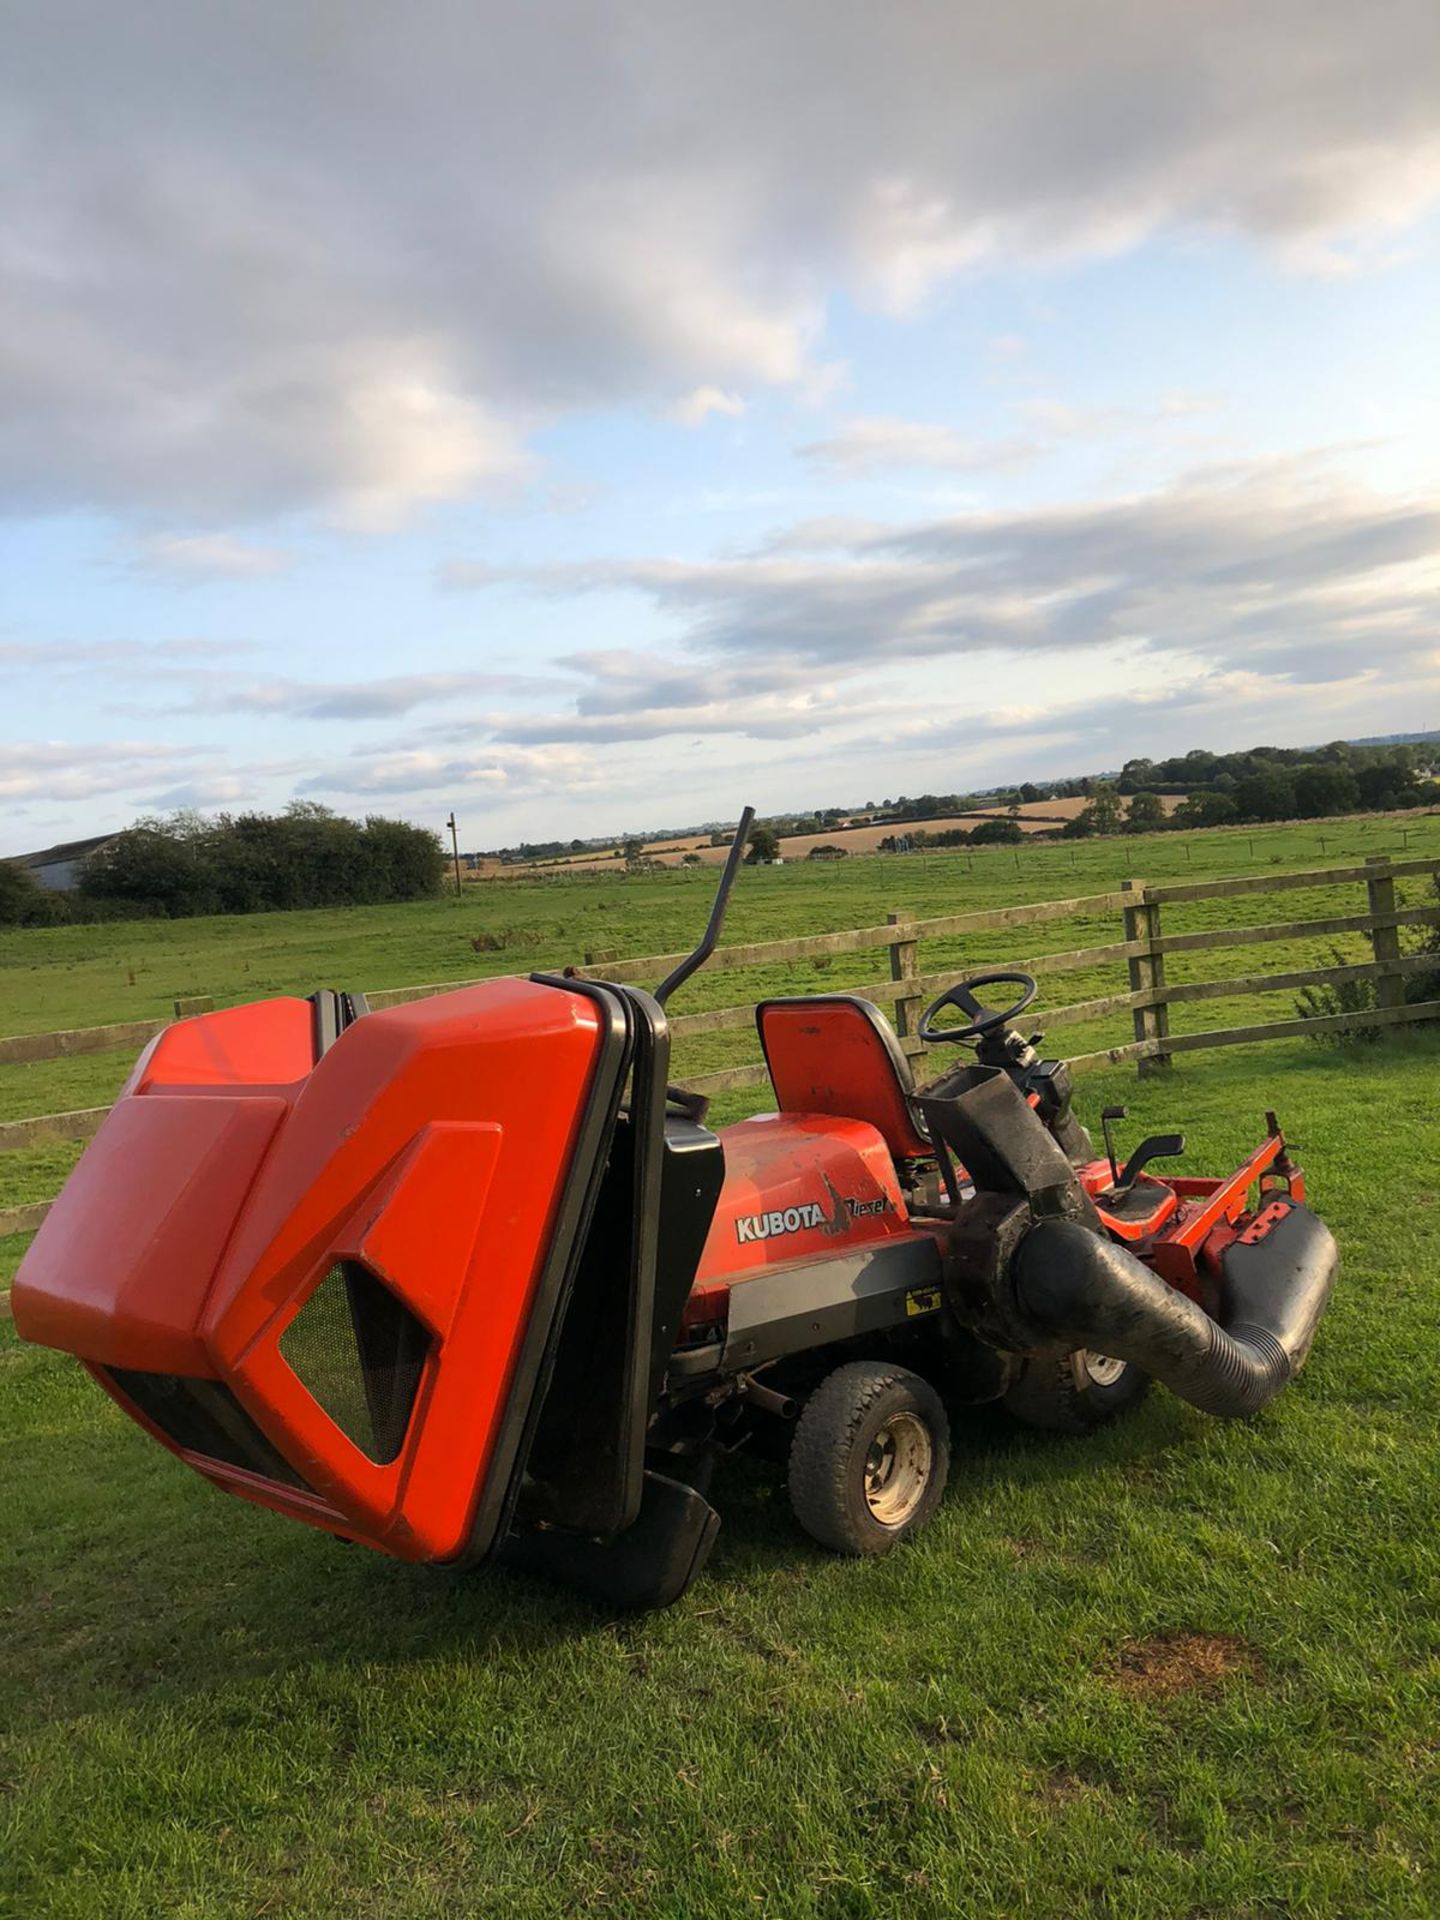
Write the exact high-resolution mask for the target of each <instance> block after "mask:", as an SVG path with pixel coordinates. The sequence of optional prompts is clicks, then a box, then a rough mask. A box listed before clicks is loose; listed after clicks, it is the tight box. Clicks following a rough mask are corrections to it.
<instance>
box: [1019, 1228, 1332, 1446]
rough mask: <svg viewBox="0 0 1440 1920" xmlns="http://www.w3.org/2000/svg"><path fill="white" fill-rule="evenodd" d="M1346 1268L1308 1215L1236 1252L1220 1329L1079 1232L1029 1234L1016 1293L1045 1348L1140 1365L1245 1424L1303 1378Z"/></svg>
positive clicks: (1131, 1260) (1110, 1247)
mask: <svg viewBox="0 0 1440 1920" xmlns="http://www.w3.org/2000/svg"><path fill="white" fill-rule="evenodd" d="M1338 1268H1339V1254H1338V1252H1337V1250H1336V1246H1335V1242H1334V1240H1333V1239H1332V1238H1331V1235H1330V1232H1329V1229H1328V1228H1327V1227H1326V1226H1325V1225H1324V1223H1323V1222H1322V1221H1321V1220H1319V1219H1318V1218H1317V1217H1316V1215H1314V1214H1313V1213H1311V1212H1310V1211H1309V1209H1308V1208H1307V1207H1303V1206H1298V1205H1296V1206H1292V1207H1290V1208H1289V1210H1288V1211H1287V1212H1286V1213H1285V1215H1284V1216H1283V1218H1281V1219H1280V1220H1279V1221H1278V1223H1277V1224H1276V1225H1275V1226H1274V1227H1273V1228H1272V1229H1271V1230H1270V1232H1269V1233H1268V1234H1267V1235H1266V1236H1265V1237H1264V1238H1263V1239H1261V1240H1258V1241H1256V1242H1254V1243H1253V1244H1246V1243H1244V1242H1241V1241H1235V1242H1233V1243H1232V1244H1231V1245H1230V1246H1229V1247H1228V1248H1227V1249H1226V1251H1225V1254H1224V1256H1223V1259H1222V1269H1223V1279H1222V1286H1221V1296H1222V1301H1221V1318H1220V1319H1218V1320H1217V1319H1212V1318H1211V1317H1210V1315H1209V1314H1208V1313H1206V1312H1205V1310H1204V1309H1203V1307H1199V1306H1197V1305H1196V1304H1195V1302H1194V1301H1193V1300H1191V1299H1189V1298H1188V1297H1187V1296H1186V1295H1185V1294H1183V1293H1179V1292H1177V1291H1176V1290H1175V1289H1174V1288H1173V1287H1171V1286H1168V1285H1167V1284H1166V1282H1165V1281H1163V1280H1161V1279H1160V1278H1159V1277H1158V1276H1157V1275H1156V1274H1154V1273H1152V1272H1151V1271H1150V1269H1149V1268H1148V1267H1146V1266H1144V1265H1142V1264H1141V1262H1140V1261H1139V1260H1137V1259H1136V1258H1135V1256H1134V1255H1133V1254H1131V1253H1128V1252H1127V1251H1126V1250H1125V1248H1124V1247H1121V1246H1118V1245H1116V1243H1115V1242H1114V1241H1112V1240H1108V1239H1106V1238H1105V1237H1104V1236H1103V1235H1101V1234H1099V1233H1096V1232H1094V1231H1093V1230H1092V1229H1091V1228H1089V1227H1086V1226H1082V1225H1080V1224H1079V1223H1077V1222H1076V1221H1073V1220H1042V1221H1040V1222H1039V1223H1038V1224H1037V1225H1036V1226H1034V1227H1032V1228H1031V1229H1030V1230H1029V1232H1028V1233H1027V1234H1026V1235H1025V1237H1024V1238H1023V1240H1021V1242H1020V1245H1019V1246H1018V1247H1017V1249H1016V1251H1015V1257H1014V1262H1013V1265H1012V1267H1011V1286H1012V1288H1013V1292H1014V1301H1015V1306H1016V1307H1017V1309H1018V1310H1019V1313H1020V1315H1021V1317H1022V1319H1023V1320H1024V1321H1025V1322H1026V1323H1027V1324H1028V1325H1029V1326H1030V1327H1031V1328H1033V1329H1034V1330H1035V1332H1036V1334H1037V1335H1038V1336H1039V1337H1038V1339H1037V1345H1041V1344H1045V1345H1048V1344H1049V1343H1051V1342H1054V1343H1056V1344H1057V1345H1063V1346H1065V1347H1067V1348H1069V1349H1075V1348H1079V1347H1088V1348H1089V1349H1091V1350H1092V1351H1093V1352H1096V1353H1103V1354H1106V1355H1107V1356H1109V1357H1110V1358H1111V1359H1115V1360H1128V1361H1130V1362H1131V1363H1132V1364H1133V1365H1135V1366H1137V1367H1140V1368H1143V1370H1144V1371H1145V1372H1146V1373H1149V1374H1152V1375H1153V1376H1154V1377H1155V1378H1156V1379H1157V1380H1159V1381H1161V1382H1162V1383H1163V1384H1164V1385H1165V1386H1167V1387H1169V1388H1170V1390H1171V1392H1172V1393H1176V1394H1178V1395H1179V1396H1180V1398H1181V1399H1182V1400H1188V1401H1189V1403H1190V1405H1191V1406H1192V1407H1199V1408H1200V1410H1201V1411H1202V1412H1204V1413H1213V1414H1215V1415H1216V1416H1217V1417H1218V1418H1220V1419H1222V1420H1235V1419H1241V1418H1243V1417H1244V1416H1245V1415H1247V1414H1252V1413H1258V1412H1259V1411H1260V1409H1261V1408H1262V1407H1265V1406H1268V1405H1269V1403H1270V1402H1271V1401H1272V1400H1273V1399H1274V1398H1275V1396H1276V1394H1278V1393H1279V1392H1280V1391H1281V1390H1282V1388H1284V1387H1286V1386H1288V1385H1289V1383H1290V1381H1291V1380H1292V1379H1294V1377H1295V1375H1296V1374H1297V1373H1298V1372H1299V1371H1300V1368H1301V1367H1302V1366H1303V1365H1304V1363H1305V1356H1306V1354H1307V1353H1308V1352H1309V1350H1310V1342H1311V1340H1312V1339H1313V1338H1314V1335H1315V1328H1316V1324H1317V1323H1318V1321H1319V1319H1320V1315H1321V1314H1322V1313H1323V1311H1324V1309H1325V1303H1326V1301H1327V1300H1328V1299H1329V1297H1330V1289H1331V1287H1332V1286H1333V1284H1334V1280H1335V1275H1336V1272H1337V1271H1338Z"/></svg>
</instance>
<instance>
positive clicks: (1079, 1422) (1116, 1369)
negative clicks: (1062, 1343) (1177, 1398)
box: [1003, 1347, 1150, 1434]
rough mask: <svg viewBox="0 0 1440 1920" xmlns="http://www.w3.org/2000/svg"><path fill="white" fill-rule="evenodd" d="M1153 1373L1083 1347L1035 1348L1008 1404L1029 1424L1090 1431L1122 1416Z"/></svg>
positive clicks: (1065, 1430) (1140, 1396)
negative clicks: (1043, 1350)
mask: <svg viewBox="0 0 1440 1920" xmlns="http://www.w3.org/2000/svg"><path fill="white" fill-rule="evenodd" d="M1149 1385H1150V1376H1149V1374H1148V1373H1142V1372H1141V1371H1140V1369H1139V1368H1138V1367H1135V1366H1131V1364H1130V1362H1129V1361H1128V1360H1111V1359H1108V1358H1107V1357H1106V1356H1105V1355H1104V1354H1099V1353H1091V1352H1089V1351H1088V1349H1086V1348H1084V1347H1079V1348H1077V1349H1076V1351H1075V1352H1074V1353H1061V1354H1056V1353H1039V1354H1032V1355H1031V1357H1030V1358H1029V1359H1028V1360H1027V1361H1026V1362H1025V1364H1024V1366H1023V1367H1022V1368H1021V1370H1020V1377H1019V1378H1018V1379H1017V1380H1016V1381H1014V1382H1013V1384H1012V1385H1011V1386H1010V1387H1008V1388H1007V1389H1006V1392H1005V1397H1004V1402H1003V1404H1004V1406H1005V1408H1006V1409H1007V1411H1008V1412H1010V1413H1013V1414H1014V1416H1015V1418H1016V1419H1017V1420H1023V1421H1024V1422H1025V1424H1026V1426H1027V1427H1039V1428H1041V1429H1042V1430H1043V1431H1044V1432H1046V1433H1074V1434H1080V1433H1090V1432H1092V1431H1093V1429H1094V1428H1096V1427H1103V1426H1107V1425H1108V1424H1109V1423H1110V1421H1112V1420H1118V1419H1119V1418H1120V1416H1121V1414H1122V1413H1127V1412H1128V1411H1129V1410H1130V1408H1131V1407H1133V1406H1135V1405H1136V1404H1137V1403H1138V1402H1139V1401H1140V1400H1142V1399H1143V1398H1144V1396H1145V1393H1146V1390H1147V1389H1148V1387H1149Z"/></svg>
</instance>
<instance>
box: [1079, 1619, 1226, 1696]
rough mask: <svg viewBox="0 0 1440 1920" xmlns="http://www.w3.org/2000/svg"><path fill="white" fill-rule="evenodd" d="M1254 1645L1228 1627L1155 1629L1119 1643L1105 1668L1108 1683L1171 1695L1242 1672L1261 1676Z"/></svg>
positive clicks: (1205, 1688)
mask: <svg viewBox="0 0 1440 1920" xmlns="http://www.w3.org/2000/svg"><path fill="white" fill-rule="evenodd" d="M1260 1673H1261V1667H1260V1661H1259V1659H1258V1657H1257V1656H1256V1654H1255V1652H1254V1650H1253V1648H1251V1647H1248V1646H1247V1645H1246V1644H1245V1642H1244V1641H1243V1640H1239V1639H1237V1638H1236V1637H1235V1635H1234V1634H1229V1633H1185V1632H1182V1633H1157V1634H1154V1635H1152V1636H1151V1637H1150V1638H1149V1639H1148V1640H1132V1641H1130V1642H1129V1643H1128V1645H1126V1646H1123V1647H1121V1649H1120V1651H1119V1653H1118V1654H1117V1655H1116V1656H1115V1660H1114V1664H1113V1665H1112V1667H1111V1669H1110V1672H1109V1674H1108V1676H1107V1677H1108V1679H1109V1681H1110V1684H1111V1685H1112V1686H1114V1687H1115V1688H1117V1689H1118V1690H1119V1692H1121V1693H1125V1694H1128V1695H1130V1697H1131V1698H1132V1699H1136V1700H1170V1699H1173V1698H1174V1697H1175V1696H1176V1695H1177V1694H1182V1693H1211V1692H1214V1690H1215V1689H1216V1688H1217V1687H1219V1686H1221V1685H1222V1684H1223V1683H1224V1682H1225V1681H1227V1680H1230V1679H1233V1678H1234V1677H1235V1676H1236V1675H1237V1674H1243V1675H1244V1676H1245V1677H1247V1678H1248V1679H1252V1680H1255V1679H1258V1678H1259V1677H1260Z"/></svg>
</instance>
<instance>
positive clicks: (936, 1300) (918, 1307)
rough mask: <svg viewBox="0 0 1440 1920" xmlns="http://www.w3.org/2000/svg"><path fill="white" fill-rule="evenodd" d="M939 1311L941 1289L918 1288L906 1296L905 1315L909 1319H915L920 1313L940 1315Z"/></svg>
mask: <svg viewBox="0 0 1440 1920" xmlns="http://www.w3.org/2000/svg"><path fill="white" fill-rule="evenodd" d="M939 1311H940V1289H939V1287H916V1288H914V1289H913V1290H912V1291H911V1292H910V1293H907V1294H906V1296H905V1313H906V1316H907V1318H909V1319H913V1318H914V1317H915V1315H916V1314H918V1313H938V1312H939Z"/></svg>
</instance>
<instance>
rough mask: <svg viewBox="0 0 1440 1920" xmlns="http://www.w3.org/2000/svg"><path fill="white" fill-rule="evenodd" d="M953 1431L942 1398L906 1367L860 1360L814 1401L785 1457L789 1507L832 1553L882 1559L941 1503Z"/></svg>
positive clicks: (838, 1372)
mask: <svg viewBox="0 0 1440 1920" xmlns="http://www.w3.org/2000/svg"><path fill="white" fill-rule="evenodd" d="M949 1472H950V1423H949V1421H948V1420H947V1419H946V1418H945V1409H944V1407H943V1406H942V1405H941V1402H940V1396H939V1394H937V1393H936V1391H935V1389H934V1388H933V1387H932V1386H931V1385H930V1383H929V1382H928V1381H927V1380H922V1379H921V1377H920V1375H919V1374H918V1373H912V1372H910V1370H909V1369H908V1368H907V1367H893V1366H887V1365H885V1364H883V1363H882V1362H878V1361H873V1360H856V1361H853V1362H851V1364H850V1365H848V1366H844V1367H837V1368H836V1369H835V1371H834V1373H832V1374H830V1375H829V1376H828V1377H827V1378H826V1379H825V1380H823V1381H821V1383H820V1385H819V1386H818V1387H817V1388H816V1389H815V1391H814V1393H812V1394H811V1396H810V1398H809V1399H808V1400H807V1401H806V1403H805V1406H804V1409H803V1410H802V1412H801V1414H800V1418H799V1420H798V1422H797V1423H796V1427H795V1438H794V1442H793V1444H792V1445H791V1448H790V1504H791V1506H792V1507H793V1508H794V1511H795V1518H796V1519H797V1520H798V1521H799V1522H800V1524H801V1526H802V1527H803V1528H804V1529H805V1531H806V1532H807V1533H808V1534H809V1535H810V1537H811V1538H812V1539H813V1540H818V1541H819V1543H820V1545H821V1546H822V1547H829V1548H830V1550H831V1551H832V1552H833V1553H847V1554H857V1555H867V1556H868V1555H875V1554H880V1553H888V1552H889V1551H890V1549H891V1547H893V1546H894V1545H895V1543H896V1542H897V1541H899V1540H904V1539H906V1538H907V1537H908V1536H909V1535H910V1534H912V1533H916V1532H918V1530H919V1529H920V1528H921V1527H923V1526H924V1524H925V1522H926V1521H927V1520H928V1519H929V1518H930V1516H931V1515H932V1514H933V1513H934V1511H935V1509H936V1507H937V1506H938V1505H939V1504H940V1497H941V1495H942V1494H943V1493H944V1491H945V1482H946V1480H947V1478H948V1477H949Z"/></svg>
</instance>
